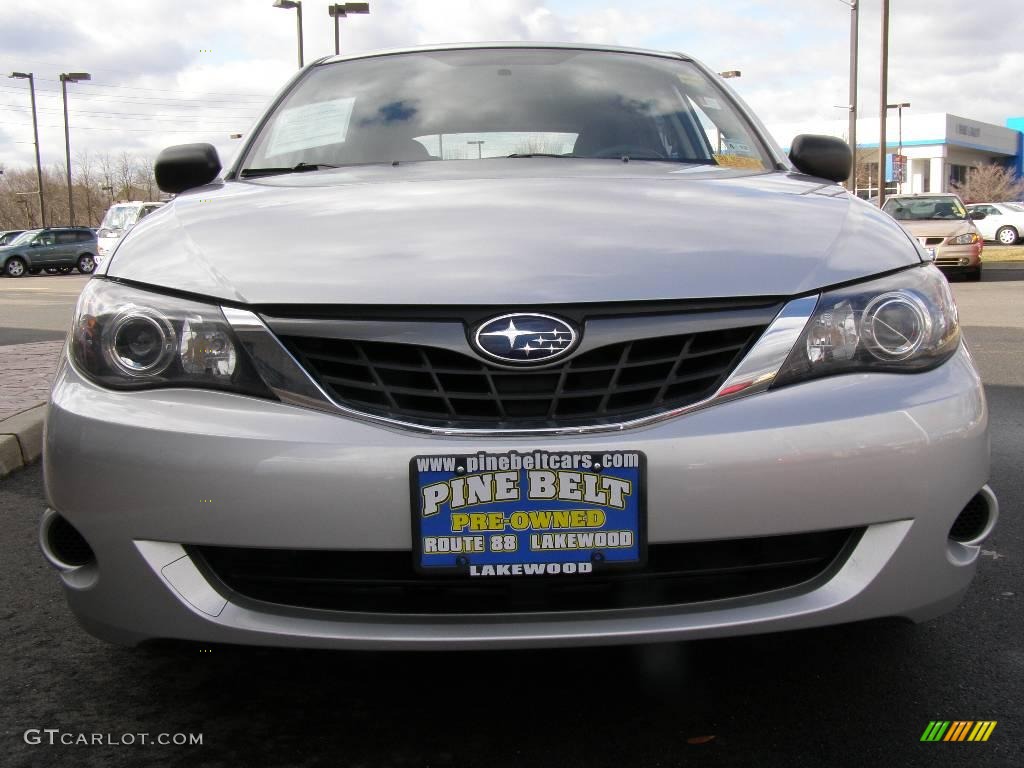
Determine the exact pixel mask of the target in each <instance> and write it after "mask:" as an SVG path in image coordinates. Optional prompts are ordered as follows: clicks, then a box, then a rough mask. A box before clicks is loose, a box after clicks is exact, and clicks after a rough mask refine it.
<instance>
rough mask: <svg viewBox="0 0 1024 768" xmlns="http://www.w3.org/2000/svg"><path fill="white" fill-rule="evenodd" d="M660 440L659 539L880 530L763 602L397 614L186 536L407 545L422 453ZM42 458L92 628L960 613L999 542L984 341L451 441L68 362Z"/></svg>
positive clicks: (679, 633) (155, 631)
mask: <svg viewBox="0 0 1024 768" xmlns="http://www.w3.org/2000/svg"><path fill="white" fill-rule="evenodd" d="M509 448H517V449H520V450H527V449H547V450H583V449H586V450H590V451H595V452H596V451H606V450H607V451H613V450H640V451H643V452H644V453H645V454H646V456H647V465H648V489H647V499H648V502H647V507H648V537H649V541H650V542H651V543H652V544H656V543H666V542H686V541H713V540H722V539H734V538H739V537H757V536H770V535H777V534H789V533H800V532H806V531H819V530H828V529H835V528H851V527H863V528H864V529H865V530H864V533H863V536H862V537H861V538H860V540H859V542H858V543H857V545H856V547H855V548H854V549H853V551H852V552H850V553H848V554H847V555H846V556H845V558H844V560H843V562H841V563H838V564H837V565H836V567H835V568H834V569H833V570H832V571H830V572H829V573H828V575H827V578H823V579H821V580H820V581H817V582H815V583H814V584H808V585H807V587H806V588H805V589H802V590H785V591H780V592H769V593H763V594H759V595H755V596H751V597H747V598H743V599H737V600H722V601H714V602H704V603H691V604H686V605H664V606H657V607H647V608H629V609H614V610H613V609H609V610H595V611H586V612H571V613H543V614H541V613H519V614H503V615H496V614H483V615H462V614H459V615H450V614H449V615H440V616H439V615H424V614H394V613H392V614H380V613H368V612H362V613H355V612H340V611H324V610H313V609H296V608H289V607H284V606H279V605H271V604H267V603H253V602H252V601H248V600H240V599H236V597H235V596H234V595H232V594H230V593H225V592H224V591H223V590H220V589H219V588H215V586H214V585H213V584H212V583H211V580H209V579H207V577H206V576H204V572H203V571H202V570H200V569H198V568H197V567H196V565H195V563H194V562H193V561H192V559H191V558H190V557H189V556H188V555H187V553H186V550H185V547H186V546H189V545H210V546H217V545H219V546H230V547H272V548H293V549H332V550H403V549H404V550H408V549H410V547H411V532H410V510H409V496H408V494H409V479H408V464H409V459H410V457H412V456H414V455H422V454H429V453H455V452H462V453H474V452H477V451H492V452H493V451H498V450H507V449H509ZM44 462H45V463H44V467H45V474H46V485H47V493H48V495H49V499H50V503H51V505H52V506H53V508H54V509H55V510H57V511H58V512H59V513H60V514H61V515H63V516H64V517H65V518H66V519H67V520H68V521H69V522H71V523H72V524H73V525H74V526H75V527H76V528H77V529H78V530H79V531H80V532H81V533H82V534H83V535H84V537H85V539H86V540H87V541H88V543H89V545H90V546H91V547H92V549H93V551H94V552H95V555H96V560H95V562H93V563H90V564H88V565H85V566H81V567H78V568H73V569H64V570H62V571H61V577H62V579H63V582H64V588H65V593H66V595H67V598H68V602H69V604H70V606H71V608H72V610H73V611H74V613H75V614H76V615H77V617H78V619H79V620H80V622H81V623H82V624H83V625H84V626H85V627H86V628H87V629H89V630H90V631H91V632H92V633H94V634H96V635H98V636H100V637H103V638H106V639H108V640H111V641H114V642H119V643H127V644H132V643H137V642H140V641H143V640H146V639H151V638H185V639H193V640H199V641H206V642H226V643H249V644H263V645H289V646H302V647H336V648H340V647H345V648H366V649H382V648H395V649H397V648H454V647H463V648H486V647H523V646H556V645H580V644H605V643H630V642H645V641H663V640H675V639H683V638H697V637H711V636H722V635H731V634H744V633H752V632H767V631H776V630H784V629H796V628H803V627H811V626H818V625H824V624H833V623H841V622H849V621H856V620H861V619H868V618H874V617H882V616H901V617H906V618H909V619H912V620H916V621H920V620H925V619H927V618H930V617H932V616H935V615H938V614H940V613H942V612H944V611H947V610H949V609H951V608H952V607H953V606H955V605H956V603H957V602H958V601H959V600H960V598H961V597H962V595H963V593H964V592H965V591H966V589H967V587H968V585H969V583H970V581H971V578H972V576H973V574H974V571H975V568H976V564H977V557H978V554H979V547H978V546H977V545H974V546H968V545H962V544H958V543H955V542H951V541H950V540H949V538H948V535H949V530H950V526H951V525H952V524H953V521H954V519H955V518H956V517H957V515H958V514H959V513H960V511H961V510H962V509H963V508H964V506H965V504H967V502H968V501H969V500H970V499H971V498H972V497H973V496H974V495H975V494H976V493H977V492H978V491H979V489H981V488H982V486H983V485H984V484H985V482H986V480H987V477H988V469H989V446H988V425H987V410H986V405H985V400H984V395H983V393H982V389H981V383H980V380H979V378H978V375H977V373H976V371H975V369H974V367H973V365H972V363H971V360H970V357H969V355H968V354H967V352H966V350H965V349H964V348H963V347H961V349H960V350H959V351H958V352H957V354H956V355H955V356H954V357H953V358H952V359H951V360H950V361H949V362H947V363H946V364H944V365H943V366H941V367H940V368H938V369H936V370H934V371H930V372H928V373H923V374H916V375H892V374H870V375H869V374H865V375H849V376H843V377H835V378H827V379H821V380H817V381H813V382H808V383H805V384H801V385H797V386H792V387H787V388H783V389H780V390H778V391H771V392H767V393H763V394H759V395H755V396H752V397H749V398H746V399H740V400H736V401H733V402H727V403H722V404H720V405H716V406H714V407H711V408H708V409H706V410H703V411H698V412H695V413H692V414H689V415H686V416H682V417H680V418H676V419H671V420H668V421H664V422H660V423H658V424H655V425H652V426H649V427H644V428H635V429H629V430H623V431H620V432H616V433H602V434H595V435H583V436H557V437H551V436H544V437H538V438H529V437H515V438H504V439H501V440H498V439H496V438H486V439H485V438H473V439H470V438H465V437H438V436H430V435H422V434H415V433H411V432H408V431H403V430H400V429H395V428H389V427H383V426H379V425H374V424H368V423H365V422H360V421H355V420H350V419H347V418H344V417H340V416H337V415H331V414H325V413H321V412H317V411H313V410H306V409H302V408H297V407H293V406H288V405H284V404H281V403H277V402H270V401H266V400H259V399H256V398H248V397H242V396H237V395H230V394H224V393H216V392H207V391H198V390H162V391H148V392H136V393H115V392H110V391H107V390H104V389H101V388H98V387H96V386H94V385H93V384H91V383H90V382H88V381H86V380H84V379H83V378H82V377H81V376H80V375H79V374H78V373H77V372H76V371H75V370H74V368H73V367H72V366H71V365H70V364H68V363H66V362H65V363H64V364H62V366H61V368H60V370H59V372H58V376H57V380H56V383H55V384H54V389H53V396H52V400H51V404H50V410H49V416H48V421H47V431H46V440H45V457H44Z"/></svg>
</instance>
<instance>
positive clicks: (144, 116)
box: [0, 103, 257, 124]
mask: <svg viewBox="0 0 1024 768" xmlns="http://www.w3.org/2000/svg"><path fill="white" fill-rule="evenodd" d="M0 107H4V108H7V109H11V110H18V111H21V112H25V113H31V107H25V106H22V105H20V104H3V103H0ZM36 110H37V111H39V112H60V113H62V112H63V110H61V109H56V108H50V107H37V108H36ZM71 114H72V115H97V116H99V117H112V118H120V119H124V120H151V119H153V118H165V119H169V120H202V121H206V122H210V121H212V122H226V123H233V124H237V123H239V122H242V121H244V120H255V119H256V117H257V116H256V115H220V116H214V117H208V118H207V117H202V116H197V115H171V114H166V113H158V112H154V113H152V114H149V113H146V112H94V111H90V110H87V109H76V110H73V111H72V112H71Z"/></svg>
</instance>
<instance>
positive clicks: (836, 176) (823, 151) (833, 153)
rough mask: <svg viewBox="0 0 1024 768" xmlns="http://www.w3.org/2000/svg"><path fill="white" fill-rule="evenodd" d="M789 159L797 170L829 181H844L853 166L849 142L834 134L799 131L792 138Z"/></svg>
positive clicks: (848, 176)
mask: <svg viewBox="0 0 1024 768" xmlns="http://www.w3.org/2000/svg"><path fill="white" fill-rule="evenodd" d="M789 159H790V160H791V161H792V162H793V165H795V166H796V167H797V170H799V171H801V172H803V173H806V174H807V175H808V176H819V177H821V178H823V179H828V180H829V181H845V180H846V179H848V178H850V169H851V168H852V167H853V153H851V152H850V146H849V144H847V143H846V142H845V141H843V140H842V139H837V138H836V137H835V136H818V135H815V134H811V133H801V134H800V135H799V136H797V137H796V138H795V139H793V144H792V146H791V147H790V148H789Z"/></svg>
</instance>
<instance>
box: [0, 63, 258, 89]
mask: <svg viewBox="0 0 1024 768" xmlns="http://www.w3.org/2000/svg"><path fill="white" fill-rule="evenodd" d="M0 61H8V62H11V63H12V65H13V66H14V67H20V66H22V65H23V64H24V63H25V62H28V63H29V64H45V65H47V66H49V67H53V68H54V69H60V70H63V69H64V68H65V67H66V66H67V62H65V63H63V64H58V63H57V62H54V61H41V60H39V59H25V58H22V57H21V56H18V57H17V58H15V57H13V56H0ZM87 69H88V70H89V71H90V72H110V73H112V74H113V73H116V74H123V72H122V71H120V70H115V69H100V68H99V67H87ZM36 80H47V81H48V82H51V83H59V82H60V80H50V79H49V78H43V77H37V78H36ZM78 85H79V86H81V85H86V84H85V83H80V84H78ZM88 87H92V88H127V89H131V90H138V91H160V92H163V93H182V92H183V91H181V90H180V89H171V88H149V87H146V86H137V85H114V84H106V83H88ZM210 94H211V95H215V96H257V97H259V94H253V93H231V92H226V91H210ZM260 98H265V99H269V98H270V95H267V96H265V97H260Z"/></svg>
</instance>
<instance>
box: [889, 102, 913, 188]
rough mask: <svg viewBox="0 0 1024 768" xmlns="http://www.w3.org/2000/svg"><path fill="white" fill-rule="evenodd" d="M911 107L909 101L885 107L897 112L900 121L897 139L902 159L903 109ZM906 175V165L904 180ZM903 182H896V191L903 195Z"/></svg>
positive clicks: (898, 151)
mask: <svg viewBox="0 0 1024 768" xmlns="http://www.w3.org/2000/svg"><path fill="white" fill-rule="evenodd" d="M909 106H910V102H909V101H901V102H900V103H899V104H886V105H885V108H886V109H887V110H888V109H895V110H896V115H897V121H898V122H897V125H898V126H899V128H898V129H897V130H898V131H899V138H898V139H897V142H898V144H897V147H898V149H897V150H896V154H897V155H899V156H900V157H903V108H904V107H909ZM906 174H907V169H906V165H904V166H903V177H904V179H903V180H905V179H906ZM903 180H900V181H897V182H896V183H897V185H898V186H897V187H896V189H897V190H898V191H899V192H900V194H902V193H903Z"/></svg>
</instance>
